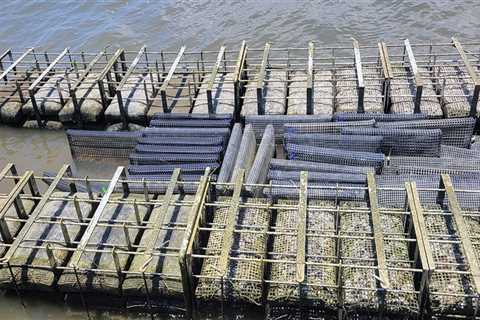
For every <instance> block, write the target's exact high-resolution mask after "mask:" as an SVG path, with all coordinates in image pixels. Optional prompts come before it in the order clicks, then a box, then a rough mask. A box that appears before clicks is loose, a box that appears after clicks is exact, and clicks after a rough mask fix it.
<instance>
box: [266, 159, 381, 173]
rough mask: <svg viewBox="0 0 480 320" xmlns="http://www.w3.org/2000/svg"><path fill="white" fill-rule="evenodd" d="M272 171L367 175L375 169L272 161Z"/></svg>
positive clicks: (306, 162)
mask: <svg viewBox="0 0 480 320" xmlns="http://www.w3.org/2000/svg"><path fill="white" fill-rule="evenodd" d="M270 170H282V171H309V172H330V173H358V174H367V173H368V172H373V171H374V170H375V169H374V168H373V167H357V166H346V165H339V164H332V163H318V162H311V161H300V160H284V159H272V161H270Z"/></svg>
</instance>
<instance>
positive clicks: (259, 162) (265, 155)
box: [247, 125, 275, 193]
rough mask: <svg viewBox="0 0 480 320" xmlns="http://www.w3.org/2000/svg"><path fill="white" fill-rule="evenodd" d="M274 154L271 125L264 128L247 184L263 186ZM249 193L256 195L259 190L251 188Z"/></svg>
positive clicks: (273, 137) (273, 136) (273, 133)
mask: <svg viewBox="0 0 480 320" xmlns="http://www.w3.org/2000/svg"><path fill="white" fill-rule="evenodd" d="M274 154H275V132H274V129H273V126H272V125H268V126H267V127H266V128H265V132H264V134H263V138H262V141H261V142H260V145H259V146H258V150H257V154H256V156H255V160H254V161H253V164H252V168H251V170H250V172H249V174H248V176H247V183H249V184H263V183H265V179H266V178H267V173H268V168H269V167H270V160H271V159H272V157H273V155H274ZM251 191H252V192H254V193H257V192H259V191H260V188H256V187H253V188H251Z"/></svg>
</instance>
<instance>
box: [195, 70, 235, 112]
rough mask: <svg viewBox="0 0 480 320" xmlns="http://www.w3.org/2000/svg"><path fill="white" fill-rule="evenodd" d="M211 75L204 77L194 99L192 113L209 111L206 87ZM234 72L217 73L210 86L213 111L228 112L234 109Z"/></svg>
mask: <svg viewBox="0 0 480 320" xmlns="http://www.w3.org/2000/svg"><path fill="white" fill-rule="evenodd" d="M210 79H211V77H205V78H204V80H203V81H202V83H201V86H200V91H199V93H198V95H197V98H196V100H195V105H194V106H193V110H192V113H209V110H208V98H207V88H208V85H209V82H210ZM233 81H234V74H233V73H227V74H223V73H221V74H217V76H216V78H215V81H214V84H213V87H212V106H213V113H217V112H218V113H230V114H233V113H234V111H235V101H234V100H235V92H234V90H235V89H234V86H233Z"/></svg>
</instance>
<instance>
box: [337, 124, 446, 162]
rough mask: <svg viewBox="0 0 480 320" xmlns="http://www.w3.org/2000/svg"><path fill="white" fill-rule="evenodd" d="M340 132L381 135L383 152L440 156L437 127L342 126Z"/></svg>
mask: <svg viewBox="0 0 480 320" xmlns="http://www.w3.org/2000/svg"><path fill="white" fill-rule="evenodd" d="M342 134H347V135H357V134H358V135H373V136H382V137H383V140H382V149H383V152H384V153H385V154H390V155H412V156H413V155H423V156H430V157H439V156H440V144H441V143H442V131H441V130H439V129H431V130H421V129H416V130H412V129H392V128H344V129H342Z"/></svg>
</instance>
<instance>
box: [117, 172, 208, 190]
mask: <svg viewBox="0 0 480 320" xmlns="http://www.w3.org/2000/svg"><path fill="white" fill-rule="evenodd" d="M201 177H202V174H182V175H181V179H182V181H188V182H198V181H199V180H200V178H201ZM171 178H172V174H171V173H166V174H165V173H164V174H134V175H132V174H130V175H129V180H132V181H135V180H138V183H137V182H129V183H128V188H129V192H130V193H138V194H144V192H145V186H144V184H143V179H145V181H147V182H146V186H147V189H148V192H149V193H155V194H162V193H165V192H166V191H167V187H168V183H162V184H160V183H155V182H159V181H161V182H168V181H170V179H171ZM211 178H212V179H216V175H212V176H211ZM197 189H198V184H197V183H185V184H177V185H176V186H175V189H174V192H180V191H182V192H183V193H186V194H195V193H196V191H197ZM122 191H123V189H122V186H118V187H116V189H115V192H122Z"/></svg>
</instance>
